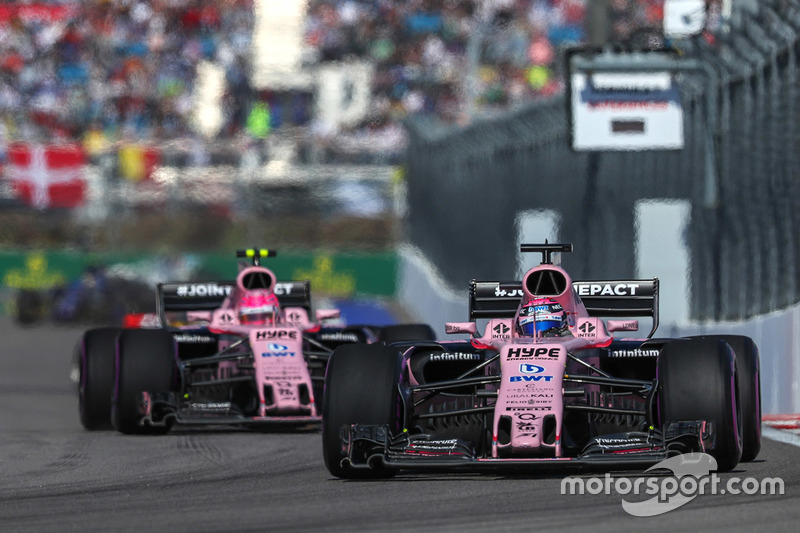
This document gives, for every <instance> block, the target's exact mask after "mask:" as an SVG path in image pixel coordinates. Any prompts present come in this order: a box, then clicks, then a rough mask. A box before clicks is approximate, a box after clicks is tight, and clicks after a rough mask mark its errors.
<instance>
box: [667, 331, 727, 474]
mask: <svg viewBox="0 0 800 533" xmlns="http://www.w3.org/2000/svg"><path fill="white" fill-rule="evenodd" d="M657 376H658V387H659V391H658V392H659V394H658V411H659V418H660V421H661V424H662V427H663V425H664V424H665V423H667V422H678V421H690V420H706V421H708V422H710V423H711V424H712V428H713V430H714V442H713V444H711V445H710V446H708V447H707V449H706V452H707V453H709V454H710V455H712V456H713V457H714V458H715V459H716V461H717V469H718V470H719V471H720V472H727V471H729V470H731V469H733V468H734V467H735V466H736V465H737V464H738V463H739V460H740V459H741V456H742V438H741V430H740V428H741V423H742V418H741V410H740V409H739V407H738V406H739V403H740V400H739V387H738V384H737V373H736V356H735V355H734V353H733V350H732V349H731V347H730V346H729V345H728V344H727V343H726V342H724V341H722V340H721V339H714V338H709V339H703V338H696V339H687V340H679V341H675V342H671V343H669V344H667V345H666V346H664V349H663V350H662V351H661V354H660V355H659V358H658V373H657Z"/></svg>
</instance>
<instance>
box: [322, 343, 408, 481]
mask: <svg viewBox="0 0 800 533" xmlns="http://www.w3.org/2000/svg"><path fill="white" fill-rule="evenodd" d="M402 361H403V359H402V356H401V355H400V354H399V353H398V352H397V351H396V350H392V349H390V348H387V347H386V346H384V345H382V344H369V345H364V344H348V345H343V346H340V347H339V348H337V349H336V351H334V352H333V355H331V358H330V360H329V361H328V369H327V372H326V374H325V392H324V401H323V408H322V453H323V456H324V458H325V466H326V467H327V468H328V471H329V472H330V473H331V474H333V475H334V476H336V477H340V478H351V479H352V478H375V477H390V476H392V475H393V472H392V471H390V470H387V469H384V468H375V469H369V470H367V469H363V470H361V469H358V470H355V469H349V468H343V467H342V465H341V461H342V459H344V458H345V457H347V451H346V450H345V449H344V448H343V446H342V439H341V436H342V434H343V433H342V432H345V431H349V427H350V426H351V425H352V424H365V425H379V426H389V429H390V430H396V429H397V428H396V427H395V426H396V425H397V424H398V423H399V422H398V418H399V417H398V390H397V386H398V383H399V381H400V374H401V367H402Z"/></svg>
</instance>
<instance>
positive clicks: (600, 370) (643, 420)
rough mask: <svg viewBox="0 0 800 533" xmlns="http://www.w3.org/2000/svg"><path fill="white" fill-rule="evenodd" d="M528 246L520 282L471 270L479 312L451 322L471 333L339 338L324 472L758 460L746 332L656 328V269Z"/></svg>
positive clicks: (329, 382)
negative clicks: (683, 456) (691, 456)
mask: <svg viewBox="0 0 800 533" xmlns="http://www.w3.org/2000/svg"><path fill="white" fill-rule="evenodd" d="M522 251H523V252H541V253H542V256H543V260H542V263H541V264H540V265H538V266H536V267H534V268H532V269H530V270H529V271H528V272H527V273H526V274H525V276H524V277H523V279H522V281H521V282H508V283H504V282H494V281H474V280H473V281H472V282H471V286H470V319H471V320H473V321H472V322H467V323H448V324H446V331H447V332H448V333H454V334H458V333H461V334H468V335H469V340H449V341H439V342H430V341H415V342H409V343H405V344H393V345H389V346H385V345H347V346H341V347H339V348H337V349H336V351H335V352H334V354H333V355H332V357H331V359H330V361H329V364H328V372H327V376H326V380H325V402H324V408H323V426H322V436H323V453H324V459H325V464H326V466H327V468H328V470H329V471H330V472H331V473H332V474H333V475H335V476H338V477H343V478H359V477H380V476H389V475H392V474H394V473H395V472H397V471H399V470H402V469H426V468H427V469H437V470H441V469H448V468H453V469H512V470H515V471H517V470H520V469H524V468H553V467H559V468H561V467H566V466H570V467H580V468H623V467H624V468H640V467H646V466H650V465H653V464H655V463H657V462H659V461H661V460H663V459H665V458H667V457H669V456H671V455H674V454H677V453H686V452H693V451H702V452H706V453H709V454H711V455H712V456H713V457H714V458H715V459H716V461H717V466H718V469H719V470H720V471H727V470H730V469H732V468H734V467H735V466H736V465H737V464H738V463H739V462H740V461H751V460H753V459H754V458H755V457H756V455H757V454H758V452H759V449H760V445H761V444H760V443H761V430H760V428H761V425H760V420H761V408H760V401H759V397H760V390H759V356H758V349H757V348H756V346H755V344H754V343H753V341H752V340H751V339H750V338H748V337H742V336H730V335H728V336H721V335H718V336H704V337H694V338H675V339H672V338H669V339H667V338H654V337H653V334H654V333H655V331H656V329H657V327H658V280H657V279H645V280H616V281H582V282H573V281H572V280H571V279H570V276H569V274H567V272H566V271H565V270H563V269H562V268H560V267H559V266H556V265H554V264H552V262H551V260H550V258H551V254H552V253H554V252H571V251H572V245H571V244H543V245H529V244H523V245H522ZM612 317H616V318H621V319H622V320H611V318H612ZM633 317H650V319H651V320H652V329H651V331H650V332H649V334H648V335H647V337H646V338H619V337H614V336H613V335H612V334H613V333H614V332H618V331H623V332H624V331H638V328H639V320H638V319H634V318H633ZM475 319H485V320H486V324H485V328H484V329H483V333H480V332H479V330H478V326H477V325H476V322H474V320H475Z"/></svg>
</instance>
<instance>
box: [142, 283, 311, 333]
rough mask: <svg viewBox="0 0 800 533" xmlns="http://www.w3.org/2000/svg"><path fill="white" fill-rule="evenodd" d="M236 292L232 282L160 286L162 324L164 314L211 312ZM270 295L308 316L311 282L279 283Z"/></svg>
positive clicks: (158, 304) (159, 308) (282, 305)
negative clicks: (302, 310) (303, 310)
mask: <svg viewBox="0 0 800 533" xmlns="http://www.w3.org/2000/svg"><path fill="white" fill-rule="evenodd" d="M235 290H236V282H235V281H231V280H228V281H202V282H200V281H190V282H170V283H159V284H158V288H157V295H156V298H157V300H156V305H157V307H158V314H159V316H161V318H162V320H163V319H165V316H164V313H167V312H181V311H213V310H214V309H218V308H219V307H220V306H221V305H222V303H223V302H224V301H225V298H227V297H228V296H229V295H230V294H231V293H232V292H233V291H235ZM273 291H274V292H275V296H277V297H278V302H279V303H280V304H281V307H302V308H303V309H305V310H306V311H308V312H310V310H311V282H310V281H308V280H305V281H279V282H277V283H276V284H275V286H274V287H273ZM165 323H166V322H165Z"/></svg>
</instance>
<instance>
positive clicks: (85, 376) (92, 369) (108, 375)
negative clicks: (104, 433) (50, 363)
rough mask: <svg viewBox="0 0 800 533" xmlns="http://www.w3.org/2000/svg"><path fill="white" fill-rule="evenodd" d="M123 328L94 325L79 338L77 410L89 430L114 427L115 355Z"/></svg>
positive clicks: (82, 422) (84, 425)
mask: <svg viewBox="0 0 800 533" xmlns="http://www.w3.org/2000/svg"><path fill="white" fill-rule="evenodd" d="M121 331H122V329H121V328H95V329H90V330H88V331H86V332H85V333H84V334H83V336H82V337H81V340H80V341H79V342H78V346H77V347H76V348H77V352H78V368H79V378H78V412H79V414H80V418H81V424H82V425H83V427H84V428H86V429H87V430H89V431H96V430H100V429H111V395H112V394H113V392H114V357H115V354H116V347H117V336H118V335H119V334H120V332H121Z"/></svg>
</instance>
